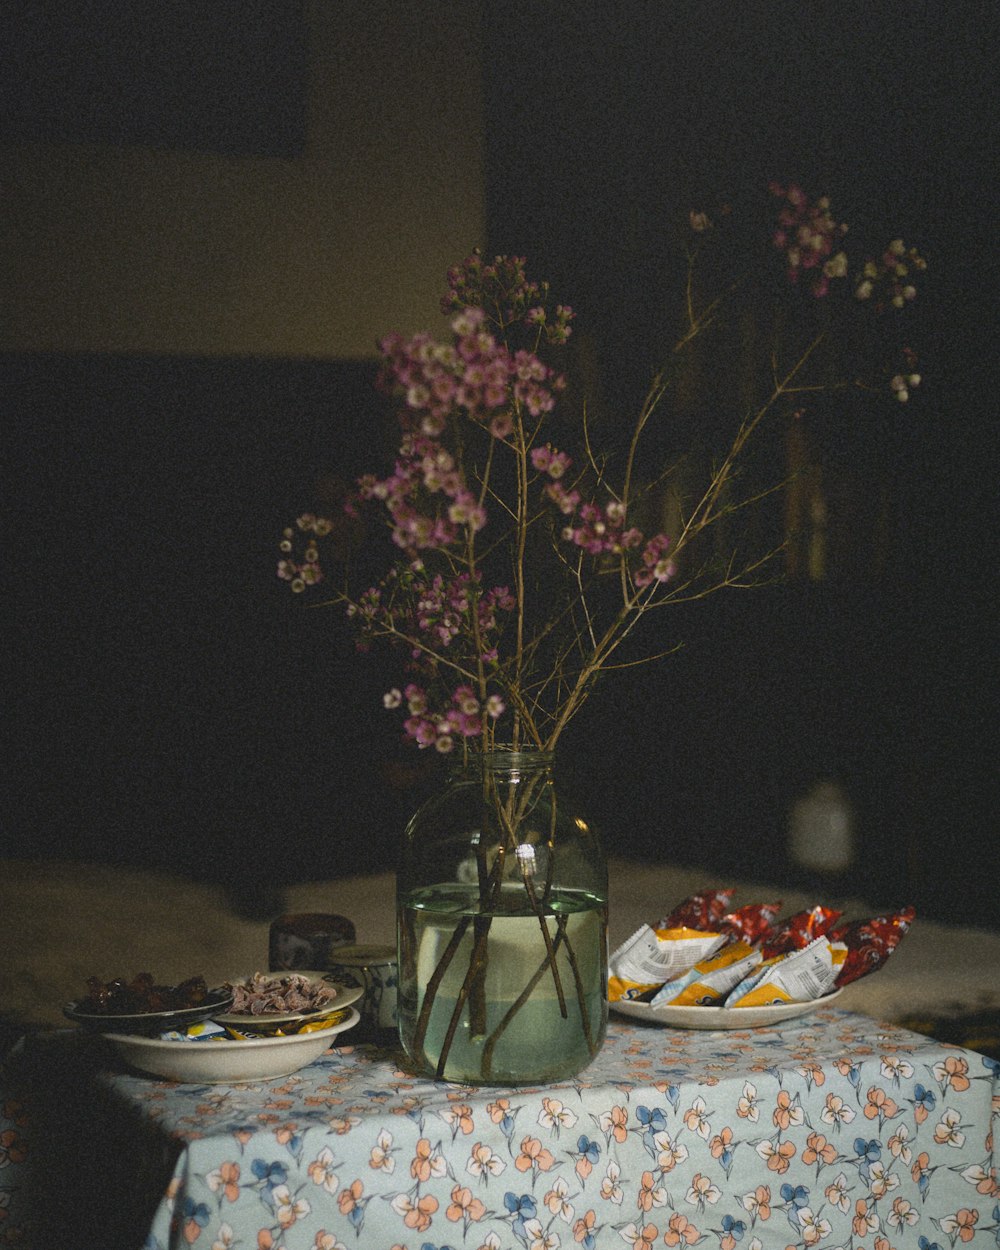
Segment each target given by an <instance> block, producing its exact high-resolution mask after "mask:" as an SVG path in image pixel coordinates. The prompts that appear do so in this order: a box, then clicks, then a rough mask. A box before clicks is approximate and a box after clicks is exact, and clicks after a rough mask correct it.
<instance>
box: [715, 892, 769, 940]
mask: <svg viewBox="0 0 1000 1250" xmlns="http://www.w3.org/2000/svg"><path fill="white" fill-rule="evenodd" d="M780 912H781V900H780V899H779V900H778V902H776V903H748V904H747V906H746V907H738V908H737V909H736V911H731V912H729V913H728V915H725V916H723V917H722V919H721V920H720V922H719V928H720V929H722V930H723V931H724V932H725V933H728V934H731V935H732V936H733V937H734V938H742V939H743V941H745V942H749V943H750V945H751V946H753V945H754V944H755V943H757V942H759V941H760V940H761V938H763V937H765V936H766V935H767V934H768V933H770V931H771V929H772V928H773V927H774V922H775V921H776V920H777V919H778V916H779V914H780Z"/></svg>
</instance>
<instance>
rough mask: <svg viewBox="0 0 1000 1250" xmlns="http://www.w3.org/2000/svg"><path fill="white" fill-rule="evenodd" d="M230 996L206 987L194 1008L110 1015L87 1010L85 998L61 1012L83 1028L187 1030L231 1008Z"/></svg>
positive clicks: (225, 992)
mask: <svg viewBox="0 0 1000 1250" xmlns="http://www.w3.org/2000/svg"><path fill="white" fill-rule="evenodd" d="M232 1002H233V996H232V994H231V993H230V992H227V991H224V990H209V992H208V997H207V998H206V999H205V1001H204V1002H203V1003H199V1005H198V1006H197V1007H180V1008H178V1009H177V1010H175V1011H137V1012H129V1013H128V1014H118V1015H112V1014H110V1013H109V1012H96V1011H88V1010H87V1009H86V999H80V1000H78V1001H76V1002H72V1003H67V1004H66V1006H65V1007H63V1015H65V1016H66V1017H68V1019H70V1020H74V1021H75V1022H76V1023H77V1024H82V1025H83V1027H84V1028H86V1029H96V1030H97V1031H98V1032H100V1033H144V1034H147V1035H148V1034H150V1033H166V1032H167V1030H168V1029H186V1028H187V1027H188V1025H191V1024H197V1023H198V1021H199V1020H208V1019H210V1018H214V1016H215V1013H216V1012H217V1011H225V1010H226V1008H227V1007H231V1006H232Z"/></svg>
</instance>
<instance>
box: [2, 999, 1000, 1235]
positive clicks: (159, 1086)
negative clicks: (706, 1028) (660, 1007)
mask: <svg viewBox="0 0 1000 1250" xmlns="http://www.w3.org/2000/svg"><path fill="white" fill-rule="evenodd" d="M346 1036H349V1035H346ZM72 1040H73V1039H72V1035H70V1036H69V1037H68V1038H64V1039H63V1045H64V1046H69V1045H71V1043H72ZM77 1060H78V1062H77V1066H76V1068H75V1069H74V1065H73V1063H72V1062H67V1063H66V1064H62V1065H61V1066H60V1069H59V1079H58V1080H57V1079H56V1077H55V1075H53V1076H52V1080H51V1082H46V1088H45V1089H41V1088H39V1087H38V1073H39V1068H38V1065H37V1064H35V1065H34V1067H32V1066H31V1065H30V1064H28V1065H27V1066H26V1067H25V1068H23V1069H20V1068H19V1066H18V1063H17V1062H15V1061H11V1063H9V1065H8V1070H7V1072H6V1074H5V1076H4V1079H3V1082H2V1083H0V1244H3V1242H4V1241H5V1240H6V1241H10V1242H14V1243H17V1244H20V1245H30V1244H33V1243H32V1241H31V1237H32V1233H31V1227H32V1224H33V1223H34V1224H35V1225H36V1226H39V1224H40V1222H41V1223H44V1220H45V1219H46V1218H48V1219H49V1221H50V1226H51V1221H52V1219H53V1218H55V1219H57V1220H61V1221H63V1222H64V1223H66V1222H68V1221H74V1222H76V1221H79V1227H78V1228H73V1227H68V1226H67V1227H65V1228H64V1229H63V1230H62V1231H63V1233H64V1235H65V1237H66V1238H67V1240H65V1241H63V1242H62V1243H61V1244H67V1245H68V1244H78V1245H82V1244H92V1243H91V1242H83V1241H81V1240H79V1234H80V1229H81V1228H83V1226H84V1224H85V1222H86V1220H87V1219H90V1220H91V1221H95V1222H96V1224H97V1227H96V1228H94V1227H91V1228H88V1229H87V1230H86V1231H87V1233H88V1235H89V1236H94V1235H96V1234H98V1233H100V1232H101V1231H102V1230H103V1231H104V1232H106V1233H108V1234H109V1235H110V1233H111V1230H112V1229H113V1228H114V1227H115V1224H114V1216H115V1211H116V1210H117V1209H118V1208H120V1207H121V1206H122V1205H123V1204H124V1203H125V1202H126V1196H127V1201H128V1203H129V1204H130V1205H131V1207H132V1214H131V1216H130V1221H131V1222H129V1221H126V1222H125V1224H123V1225H122V1227H125V1226H126V1225H127V1226H128V1227H129V1228H130V1229H135V1230H137V1231H136V1232H135V1240H134V1242H133V1243H132V1244H134V1245H135V1247H136V1250H138V1248H139V1247H140V1246H143V1245H144V1246H145V1247H146V1250H156V1248H160V1247H168V1246H169V1247H187V1246H194V1247H199V1248H200V1247H206V1248H208V1247H211V1250H224V1248H229V1247H236V1246H241V1247H251V1248H256V1250H277V1248H279V1247H282V1248H284V1250H347V1248H348V1247H358V1246H360V1247H372V1248H373V1250H392V1248H405V1250H558V1248H559V1247H563V1248H569V1247H582V1250H604V1248H605V1247H618V1248H620V1247H622V1246H623V1245H624V1246H632V1247H635V1248H636V1250H650V1248H651V1247H653V1246H658V1245H666V1246H678V1247H688V1246H695V1245H705V1246H708V1247H711V1246H714V1245H716V1244H717V1245H718V1246H719V1247H720V1250H737V1248H739V1250H755V1248H758V1247H759V1248H760V1250H769V1248H770V1247H777V1248H782V1250H783V1248H784V1247H813V1246H818V1247H823V1248H824V1250H826V1248H830V1250H833V1248H834V1247H843V1248H845V1250H847V1248H850V1250H861V1248H862V1247H864V1250H904V1248H905V1247H914V1250H932V1248H933V1247H941V1250H944V1248H945V1247H949V1246H969V1247H979V1246H984V1247H985V1246H993V1247H996V1246H998V1245H1000V1188H998V1185H997V1178H996V1170H995V1166H996V1153H997V1152H996V1147H995V1141H996V1131H995V1121H996V1120H997V1119H998V1118H1000V1064H997V1062H996V1061H994V1060H991V1059H987V1058H985V1057H983V1056H981V1055H978V1054H976V1053H974V1052H971V1051H965V1050H961V1049H958V1048H955V1047H949V1046H944V1045H942V1044H940V1043H937V1042H934V1041H932V1040H930V1039H928V1038H924V1037H922V1036H919V1035H917V1034H914V1033H910V1032H907V1031H905V1030H902V1029H897V1028H893V1027H891V1026H888V1025H879V1024H876V1023H875V1022H874V1021H873V1020H871V1019H869V1018H868V1017H865V1016H858V1015H853V1014H849V1013H845V1012H842V1011H837V1010H834V1009H829V1008H828V1009H824V1010H820V1011H817V1012H815V1013H814V1014H812V1015H810V1016H806V1017H802V1018H799V1019H797V1020H793V1021H791V1022H788V1023H786V1024H784V1025H783V1026H781V1027H775V1028H767V1029H755V1030H747V1031H745V1032H744V1031H740V1032H727V1033H722V1032H717V1033H715V1032H686V1031H679V1030H674V1029H666V1028H658V1027H655V1026H645V1025H642V1024H637V1023H635V1022H633V1021H623V1020H620V1019H613V1022H612V1024H611V1027H610V1029H609V1034H608V1039H607V1042H606V1044H605V1046H604V1048H603V1050H602V1051H601V1053H600V1054H599V1056H598V1057H597V1059H596V1060H595V1061H594V1062H593V1064H591V1066H590V1067H589V1068H588V1069H587V1070H586V1071H585V1072H583V1073H582V1074H581V1075H580V1076H579V1077H578V1078H577V1079H575V1080H573V1081H571V1082H566V1083H563V1084H559V1085H551V1086H547V1087H544V1088H537V1089H526V1088H519V1089H501V1088H489V1089H470V1088H467V1087H462V1086H456V1085H449V1084H444V1083H435V1082H433V1081H428V1080H424V1079H421V1078H418V1077H415V1076H413V1075H412V1074H410V1073H409V1072H408V1071H407V1070H406V1069H405V1066H403V1065H402V1060H401V1055H400V1054H399V1052H397V1051H395V1050H393V1049H380V1048H378V1047H374V1046H371V1045H363V1046H352V1045H350V1044H348V1043H346V1042H345V1044H343V1045H341V1046H340V1047H339V1048H338V1049H335V1050H333V1051H330V1052H328V1053H327V1054H325V1055H324V1056H322V1057H321V1058H320V1059H319V1060H318V1061H317V1062H315V1063H313V1064H312V1065H310V1066H309V1067H308V1068H305V1069H303V1070H302V1071H300V1072H298V1073H296V1074H295V1075H293V1076H290V1077H285V1078H282V1079H280V1080H276V1081H270V1082H264V1083H261V1084H252V1085H251V1084H247V1085H239V1086H220V1085H202V1086H194V1085H177V1084H172V1083H169V1082H163V1081H156V1080H152V1079H147V1078H143V1077H140V1076H137V1075H133V1074H129V1073H125V1072H123V1071H121V1070H117V1071H116V1070H114V1069H113V1068H112V1069H104V1068H102V1067H101V1066H100V1064H97V1063H94V1061H93V1058H91V1059H90V1060H88V1061H87V1062H82V1061H80V1057H79V1054H78V1055H77ZM88 1064H89V1066H88ZM51 1068H52V1065H51V1063H50V1064H49V1070H50V1071H51ZM31 1072H34V1074H35V1077H34V1080H35V1088H32V1087H31V1079H30V1076H29V1075H26V1074H30V1073H31ZM19 1073H20V1075H19ZM67 1073H69V1075H68V1076H67ZM60 1082H61V1085H60ZM57 1086H58V1087H59V1088H61V1089H62V1093H58V1092H56V1087H57ZM72 1089H75V1090H77V1095H76V1097H75V1099H74V1098H72V1097H70V1096H69V1094H68V1093H67V1091H69V1090H72ZM81 1089H85V1092H80V1091H81ZM56 1122H58V1124H56ZM81 1125H82V1127H81ZM109 1125H111V1126H113V1128H112V1129H111V1130H109V1127H108V1126H109ZM57 1128H58V1130H59V1131H58V1132H57V1131H56V1130H57ZM60 1132H61V1138H60ZM53 1138H59V1140H60V1144H59V1145H58V1148H53V1147H52V1145H51V1142H52V1140H53ZM33 1156H34V1157H33ZM109 1187H110V1188H109ZM71 1191H72V1193H73V1197H72V1198H71V1199H70V1198H69V1197H68V1195H69V1194H70V1192H71ZM60 1195H61V1196H62V1199H63V1201H62V1203H61V1205H60V1203H59V1202H58V1198H59V1197H60ZM53 1203H54V1204H55V1205H53ZM53 1210H54V1211H56V1212H57V1214H56V1215H55V1216H53V1215H52V1211H53ZM101 1211H103V1214H99V1212H101ZM44 1212H48V1213H49V1214H48V1215H47V1216H46V1215H44V1214H43V1213H44ZM116 1235H121V1234H120V1232H119V1233H118V1234H116ZM19 1237H20V1241H18V1238H19ZM143 1237H144V1238H145V1241H144V1242H143ZM42 1244H46V1245H48V1244H54V1243H51V1242H48V1241H46V1242H44V1243H42ZM93 1244H97V1243H96V1242H95V1243H93ZM104 1244H115V1245H118V1244H125V1243H124V1242H118V1241H108V1240H107V1239H105V1241H104Z"/></svg>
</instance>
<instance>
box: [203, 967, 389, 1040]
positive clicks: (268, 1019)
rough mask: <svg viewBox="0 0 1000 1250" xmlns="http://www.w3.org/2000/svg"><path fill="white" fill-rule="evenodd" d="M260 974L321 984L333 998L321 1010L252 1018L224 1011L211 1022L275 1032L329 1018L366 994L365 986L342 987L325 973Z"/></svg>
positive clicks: (238, 979) (264, 1013)
mask: <svg viewBox="0 0 1000 1250" xmlns="http://www.w3.org/2000/svg"><path fill="white" fill-rule="evenodd" d="M261 975H262V976H266V977H269V978H270V977H273V978H274V980H276V981H277V980H281V979H282V978H283V977H286V976H287V977H305V978H306V979H307V980H308V981H311V982H313V983H315V984H320V985H322V986H323V988H324V989H328V990H334V991H335V992H336V998H333V999H331V1000H330V1002H328V1003H324V1004H323V1005H322V1006H321V1007H311V1008H310V1009H309V1010H308V1011H262V1012H261V1013H260V1014H259V1015H254V1014H253V1012H249V1011H247V1012H243V1011H224V1012H222V1014H221V1015H220V1014H218V1013H213V1015H212V1019H213V1020H216V1021H218V1023H219V1024H231V1025H232V1026H233V1028H236V1029H255V1030H256V1029H276V1028H279V1027H281V1026H282V1025H285V1024H299V1023H302V1022H303V1021H306V1020H312V1019H313V1018H314V1017H316V1016H328V1015H329V1014H330V1012H331V1011H340V1009H341V1008H342V1007H350V1006H351V1004H352V1003H356V1002H357V1001H358V999H359V998H361V996H362V995H363V994H364V992H365V990H364V986H359V985H342V984H341V983H340V982H339V981H336V980H334V978H333V977H332V976H331V975H330V974H329V973H326V972H300V971H299V970H298V969H297V968H296V969H294V970H293V971H291V972H271V973H262V974H261ZM249 980H250V978H249V977H236V978H234V979H233V980H231V981H229V982H228V984H229V985H239V984H240V983H241V982H243V981H249Z"/></svg>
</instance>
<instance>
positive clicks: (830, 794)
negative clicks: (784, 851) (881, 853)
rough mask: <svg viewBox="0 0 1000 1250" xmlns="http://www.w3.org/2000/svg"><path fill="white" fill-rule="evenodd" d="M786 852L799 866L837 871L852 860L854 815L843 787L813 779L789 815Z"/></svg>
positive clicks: (816, 870) (846, 867)
mask: <svg viewBox="0 0 1000 1250" xmlns="http://www.w3.org/2000/svg"><path fill="white" fill-rule="evenodd" d="M788 849H789V854H790V855H791V857H792V859H793V860H794V861H795V863H796V864H798V865H799V867H801V868H808V869H810V870H811V871H813V872H822V873H830V874H834V873H841V872H845V871H846V870H847V869H848V868H850V867H851V865H852V863H853V862H854V818H853V814H852V812H851V805H850V803H849V802H848V799H847V795H846V794H845V793H844V791H843V789H842V788H841V787H840V786H839V785H838V784H837V783H836V782H835V781H830V780H823V781H817V782H816V783H815V784H814V785H813V786H812V787H811V788H810V790H809V791H808V792H807V793H806V794H805V795H803V797H802V798H800V799H798V800H797V801H796V802H795V803H794V804H793V805H792V810H791V813H790V815H789V827H788Z"/></svg>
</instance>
